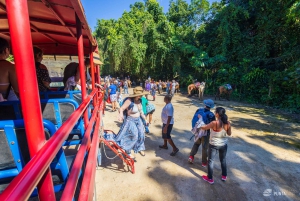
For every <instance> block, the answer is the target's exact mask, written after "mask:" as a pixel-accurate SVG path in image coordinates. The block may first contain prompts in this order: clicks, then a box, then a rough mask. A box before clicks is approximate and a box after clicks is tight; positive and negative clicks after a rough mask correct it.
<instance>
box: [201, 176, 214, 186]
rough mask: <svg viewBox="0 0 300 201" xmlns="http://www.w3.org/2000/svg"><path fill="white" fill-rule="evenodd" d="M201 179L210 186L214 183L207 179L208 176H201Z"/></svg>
mask: <svg viewBox="0 0 300 201" xmlns="http://www.w3.org/2000/svg"><path fill="white" fill-rule="evenodd" d="M202 179H203V180H204V181H207V182H208V183H210V184H213V183H214V180H213V179H209V178H208V176H206V175H203V176H202Z"/></svg>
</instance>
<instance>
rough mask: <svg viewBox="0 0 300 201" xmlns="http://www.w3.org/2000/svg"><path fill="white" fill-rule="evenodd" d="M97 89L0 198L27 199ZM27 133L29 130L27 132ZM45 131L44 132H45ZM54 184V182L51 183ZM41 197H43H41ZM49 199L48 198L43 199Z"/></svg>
mask: <svg viewBox="0 0 300 201" xmlns="http://www.w3.org/2000/svg"><path fill="white" fill-rule="evenodd" d="M96 92H97V91H96V90H94V91H92V93H91V94H90V95H89V96H88V97H87V98H86V99H85V100H84V102H82V103H81V104H80V106H79V107H78V108H77V109H76V110H75V111H74V112H73V113H72V115H71V116H70V117H69V118H68V119H67V121H66V122H65V123H64V124H63V125H62V126H61V127H60V128H59V129H58V130H57V131H56V133H55V134H54V135H53V136H52V137H51V138H50V139H49V140H48V141H47V142H46V143H45V144H44V146H43V147H42V148H41V149H40V150H39V151H38V152H37V153H36V154H35V157H33V158H32V159H31V160H30V161H29V162H28V163H27V165H26V166H25V167H24V169H23V170H22V171H21V172H20V174H19V175H18V176H16V178H15V179H14V180H13V181H12V182H11V183H10V184H9V185H8V186H7V188H6V189H5V190H4V191H3V193H2V194H0V200H26V199H28V197H29V196H30V194H31V192H32V191H33V189H34V187H35V186H36V185H37V183H38V182H39V180H40V178H41V177H42V176H43V174H44V172H45V171H46V170H47V168H48V167H49V165H50V163H51V161H52V160H53V159H54V157H55V155H56V154H57V152H58V150H59V149H60V147H61V146H62V144H63V143H64V141H65V140H66V139H67V138H68V136H69V134H70V132H71V131H72V128H73V127H74V126H75V124H76V123H77V122H78V119H79V118H80V116H81V115H82V114H83V112H84V111H85V110H86V108H87V106H88V104H89V103H90V101H91V100H92V98H93V96H94V95H95V94H96ZM26 133H27V132H26ZM43 133H44V132H43ZM51 185H52V184H51ZM40 199H41V198H40ZM43 200H47V199H43Z"/></svg>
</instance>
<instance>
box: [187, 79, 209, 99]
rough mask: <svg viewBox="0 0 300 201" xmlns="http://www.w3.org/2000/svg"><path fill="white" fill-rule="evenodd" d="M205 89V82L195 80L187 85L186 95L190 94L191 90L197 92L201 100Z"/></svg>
mask: <svg viewBox="0 0 300 201" xmlns="http://www.w3.org/2000/svg"><path fill="white" fill-rule="evenodd" d="M204 89H205V82H201V83H200V82H197V83H195V84H190V85H189V86H188V96H191V95H192V91H197V92H198V97H199V99H201V100H203V94H204Z"/></svg>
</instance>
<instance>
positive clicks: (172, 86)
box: [171, 80, 176, 96]
mask: <svg viewBox="0 0 300 201" xmlns="http://www.w3.org/2000/svg"><path fill="white" fill-rule="evenodd" d="M175 87H176V83H175V80H172V84H171V95H172V96H174V94H175Z"/></svg>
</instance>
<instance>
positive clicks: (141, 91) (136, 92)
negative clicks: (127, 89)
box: [128, 87, 149, 98]
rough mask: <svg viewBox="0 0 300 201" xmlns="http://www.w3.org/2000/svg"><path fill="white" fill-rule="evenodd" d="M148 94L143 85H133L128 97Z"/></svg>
mask: <svg viewBox="0 0 300 201" xmlns="http://www.w3.org/2000/svg"><path fill="white" fill-rule="evenodd" d="M147 94H149V93H148V92H146V91H144V89H143V87H135V88H134V89H133V94H130V95H129V96H128V97H129V98H132V97H137V96H143V95H147Z"/></svg>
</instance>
